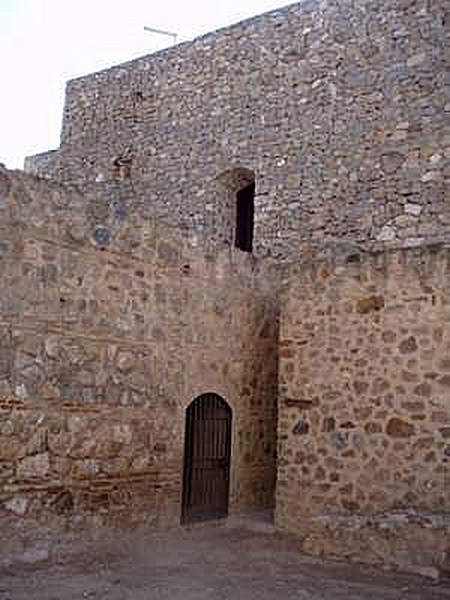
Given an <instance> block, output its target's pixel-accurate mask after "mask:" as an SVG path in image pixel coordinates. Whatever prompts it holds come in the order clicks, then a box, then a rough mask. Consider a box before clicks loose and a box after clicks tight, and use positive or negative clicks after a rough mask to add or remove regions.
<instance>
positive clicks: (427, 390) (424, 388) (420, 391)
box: [414, 382, 433, 397]
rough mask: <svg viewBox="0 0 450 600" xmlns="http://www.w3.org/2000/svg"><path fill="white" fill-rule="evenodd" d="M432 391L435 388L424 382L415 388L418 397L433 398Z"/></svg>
mask: <svg viewBox="0 0 450 600" xmlns="http://www.w3.org/2000/svg"><path fill="white" fill-rule="evenodd" d="M432 390H433V388H432V387H431V385H430V384H429V383H427V382H424V383H420V384H419V385H416V387H415V388H414V393H415V394H417V395H418V396H424V397H429V396H431V392H432Z"/></svg>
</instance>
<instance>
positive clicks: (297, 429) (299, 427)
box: [292, 420, 309, 435]
mask: <svg viewBox="0 0 450 600" xmlns="http://www.w3.org/2000/svg"><path fill="white" fill-rule="evenodd" d="M292 433H293V434H294V435H306V434H307V433H309V423H308V422H307V421H304V420H301V421H297V423H296V424H295V425H294V428H293V429H292Z"/></svg>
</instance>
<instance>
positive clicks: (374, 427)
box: [364, 421, 383, 434]
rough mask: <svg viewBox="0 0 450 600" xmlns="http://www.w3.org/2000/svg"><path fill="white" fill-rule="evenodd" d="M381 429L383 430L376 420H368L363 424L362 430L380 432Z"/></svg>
mask: <svg viewBox="0 0 450 600" xmlns="http://www.w3.org/2000/svg"><path fill="white" fill-rule="evenodd" d="M382 430H383V428H382V427H381V425H380V424H379V423H377V422H376V421H369V422H368V423H366V424H365V426H364V431H365V432H366V433H368V434H372V433H381V431H382Z"/></svg>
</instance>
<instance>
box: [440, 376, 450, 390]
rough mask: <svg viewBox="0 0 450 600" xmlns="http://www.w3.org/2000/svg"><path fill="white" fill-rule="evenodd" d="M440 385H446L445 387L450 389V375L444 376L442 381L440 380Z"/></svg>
mask: <svg viewBox="0 0 450 600" xmlns="http://www.w3.org/2000/svg"><path fill="white" fill-rule="evenodd" d="M438 383H440V384H441V385H445V387H450V375H443V376H442V377H441V378H440V379H438Z"/></svg>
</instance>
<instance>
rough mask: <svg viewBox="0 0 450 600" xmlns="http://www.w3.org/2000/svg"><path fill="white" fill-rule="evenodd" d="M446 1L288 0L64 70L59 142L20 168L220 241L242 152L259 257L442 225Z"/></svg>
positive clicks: (445, 211) (414, 235)
mask: <svg viewBox="0 0 450 600" xmlns="http://www.w3.org/2000/svg"><path fill="white" fill-rule="evenodd" d="M446 5H447V3H446V1H445V0H433V1H432V2H429V0H417V1H414V2H410V1H409V0H408V1H404V0H396V1H395V2H386V1H385V0H364V1H363V2H358V3H355V2H353V0H345V1H340V2H334V1H330V0H313V1H307V2H302V3H299V4H294V5H292V6H289V7H286V8H284V9H281V10H278V11H275V12H272V13H268V14H266V15H262V16H260V17H257V18H255V19H251V20H248V21H245V22H243V23H240V24H238V25H236V26H233V27H229V28H227V29H224V30H222V31H219V32H217V33H213V34H210V35H207V36H204V37H202V38H200V39H198V40H195V41H194V42H192V43H186V44H181V45H179V46H176V47H174V48H171V49H169V50H165V51H163V52H159V53H157V54H154V55H150V56H147V57H143V58H139V59H137V60H134V61H131V62H129V63H126V64H123V65H119V66H117V67H114V68H112V69H108V70H106V71H102V72H100V73H96V74H94V75H89V76H87V77H83V78H80V79H76V80H73V81H71V82H69V84H68V87H67V94H66V105H65V111H64V120H63V131H62V139H61V147H60V149H59V150H58V151H56V152H52V153H50V154H48V153H47V154H45V155H41V156H37V157H35V158H33V159H30V160H29V161H28V163H27V165H28V169H30V170H32V171H35V172H38V173H40V174H42V175H45V176H51V177H53V178H56V179H59V180H61V181H63V182H72V183H76V184H77V185H79V186H81V187H82V188H84V189H85V190H86V191H87V192H88V193H89V195H97V196H98V197H102V198H103V199H105V198H109V199H111V200H112V199H114V200H116V201H118V200H119V199H120V200H124V201H126V200H128V199H131V198H139V203H140V204H141V210H142V213H145V214H147V215H151V216H154V217H157V218H160V219H164V220H166V221H168V222H169V223H171V224H174V225H177V226H180V227H182V228H187V229H191V230H194V231H196V232H203V233H205V234H206V235H207V236H209V237H210V239H211V240H212V243H219V244H220V243H221V242H223V241H226V242H228V243H230V242H232V240H233V226H234V200H233V191H235V190H234V188H233V185H234V184H233V182H232V181H230V177H229V176H228V175H227V174H229V171H230V169H235V168H238V167H239V168H240V167H246V168H248V169H250V170H252V171H253V172H254V173H255V174H256V231H255V249H256V252H257V253H258V254H261V255H270V256H272V257H275V258H285V257H286V256H288V255H292V254H293V253H294V254H295V252H296V251H297V250H298V249H299V248H300V247H302V246H304V245H305V244H312V245H314V244H317V243H323V242H324V241H325V242H331V243H332V242H334V241H335V240H350V241H352V242H356V243H358V244H366V245H370V246H373V247H377V246H399V245H400V246H416V245H420V244H422V243H424V242H426V241H430V240H431V241H439V240H440V241H442V240H445V239H447V240H448V237H449V234H448V231H449V225H450V212H449V203H448V202H446V199H445V189H446V184H448V170H447V169H448V148H449V145H448V144H449V142H448V139H449V128H448V124H449V119H448V114H449V110H450V104H449V99H448V96H447V95H446V88H445V85H446V83H445V78H446V70H447V67H448V65H446V56H447V55H446V52H445V47H446V43H447V41H448V37H447V36H448V31H446V29H445V16H446ZM446 178H447V179H446Z"/></svg>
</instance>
